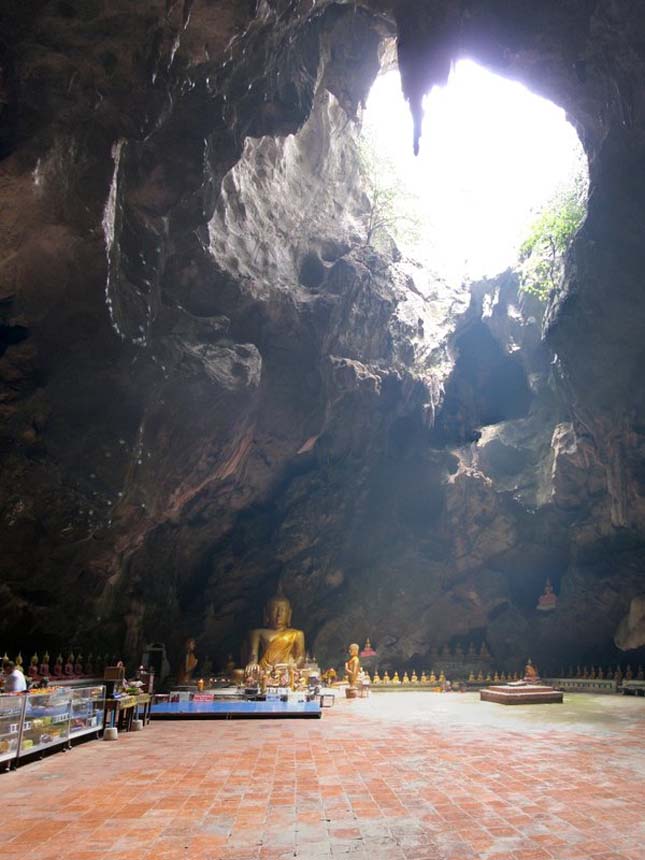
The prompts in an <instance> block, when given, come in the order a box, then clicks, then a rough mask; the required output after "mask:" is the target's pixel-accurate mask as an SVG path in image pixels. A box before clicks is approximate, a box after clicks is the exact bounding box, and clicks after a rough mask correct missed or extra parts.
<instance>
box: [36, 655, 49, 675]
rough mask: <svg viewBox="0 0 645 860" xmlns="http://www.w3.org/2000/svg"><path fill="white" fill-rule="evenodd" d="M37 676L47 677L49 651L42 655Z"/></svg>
mask: <svg viewBox="0 0 645 860" xmlns="http://www.w3.org/2000/svg"><path fill="white" fill-rule="evenodd" d="M38 674H39V675H40V677H41V678H48V677H49V651H45V653H44V655H43V662H42V663H41V664H40V666H39V667H38Z"/></svg>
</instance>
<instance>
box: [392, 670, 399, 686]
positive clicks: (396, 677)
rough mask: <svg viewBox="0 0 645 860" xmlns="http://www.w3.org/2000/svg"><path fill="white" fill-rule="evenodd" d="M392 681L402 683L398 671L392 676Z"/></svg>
mask: <svg viewBox="0 0 645 860" xmlns="http://www.w3.org/2000/svg"><path fill="white" fill-rule="evenodd" d="M392 683H393V684H400V683H401V679H400V678H399V673H398V672H395V673H394V675H393V676H392Z"/></svg>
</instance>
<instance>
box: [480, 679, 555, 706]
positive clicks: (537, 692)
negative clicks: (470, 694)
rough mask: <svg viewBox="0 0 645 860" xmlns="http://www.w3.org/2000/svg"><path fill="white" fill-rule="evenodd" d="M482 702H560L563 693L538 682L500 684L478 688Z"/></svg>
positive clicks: (533, 703) (512, 703)
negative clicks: (520, 684) (512, 684)
mask: <svg viewBox="0 0 645 860" xmlns="http://www.w3.org/2000/svg"><path fill="white" fill-rule="evenodd" d="M479 696H480V699H481V701H482V702H499V704H500V705H541V704H550V703H552V702H562V696H563V693H562V692H561V691H560V690H554V689H553V687H542V686H539V685H538V684H525V685H524V686H521V687H520V686H517V687H515V686H509V685H506V684H504V685H500V686H499V687H487V688H486V689H485V690H480V692H479Z"/></svg>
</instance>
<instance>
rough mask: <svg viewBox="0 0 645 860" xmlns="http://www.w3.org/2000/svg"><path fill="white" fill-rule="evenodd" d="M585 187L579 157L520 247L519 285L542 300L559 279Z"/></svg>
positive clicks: (584, 205)
mask: <svg viewBox="0 0 645 860" xmlns="http://www.w3.org/2000/svg"><path fill="white" fill-rule="evenodd" d="M587 187H588V181H587V171H586V164H585V162H584V159H583V158H581V160H580V162H579V163H578V165H577V169H576V171H575V173H574V174H573V175H572V176H571V179H570V181H569V182H568V183H566V184H565V185H563V186H562V187H560V188H559V189H558V191H557V192H556V193H555V195H554V196H553V197H552V198H551V200H550V201H549V202H548V203H547V204H546V206H545V207H544V208H543V210H542V211H541V212H540V214H539V216H538V217H537V219H536V220H535V221H534V222H533V224H532V226H531V230H530V232H529V235H528V236H527V238H526V239H525V240H524V242H522V245H521V246H520V284H521V288H522V289H523V290H524V291H525V292H527V293H531V294H532V295H534V296H537V298H538V299H540V300H541V301H543V302H546V300H547V299H548V297H549V294H550V293H551V291H552V290H554V289H555V288H556V287H557V286H558V284H559V282H560V278H561V277H562V270H563V265H564V255H565V253H566V251H567V249H568V248H569V245H570V244H571V240H572V239H573V236H574V234H575V232H576V230H577V229H578V227H579V226H580V225H581V224H582V221H583V219H584V217H585V213H586V210H587Z"/></svg>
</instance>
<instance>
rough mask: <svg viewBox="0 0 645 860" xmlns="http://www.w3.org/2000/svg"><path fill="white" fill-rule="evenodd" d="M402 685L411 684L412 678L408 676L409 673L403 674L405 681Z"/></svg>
mask: <svg viewBox="0 0 645 860" xmlns="http://www.w3.org/2000/svg"><path fill="white" fill-rule="evenodd" d="M401 683H402V684H409V683H410V676H409V675H408V673H407V672H404V673H403V680H402V681H401Z"/></svg>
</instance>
